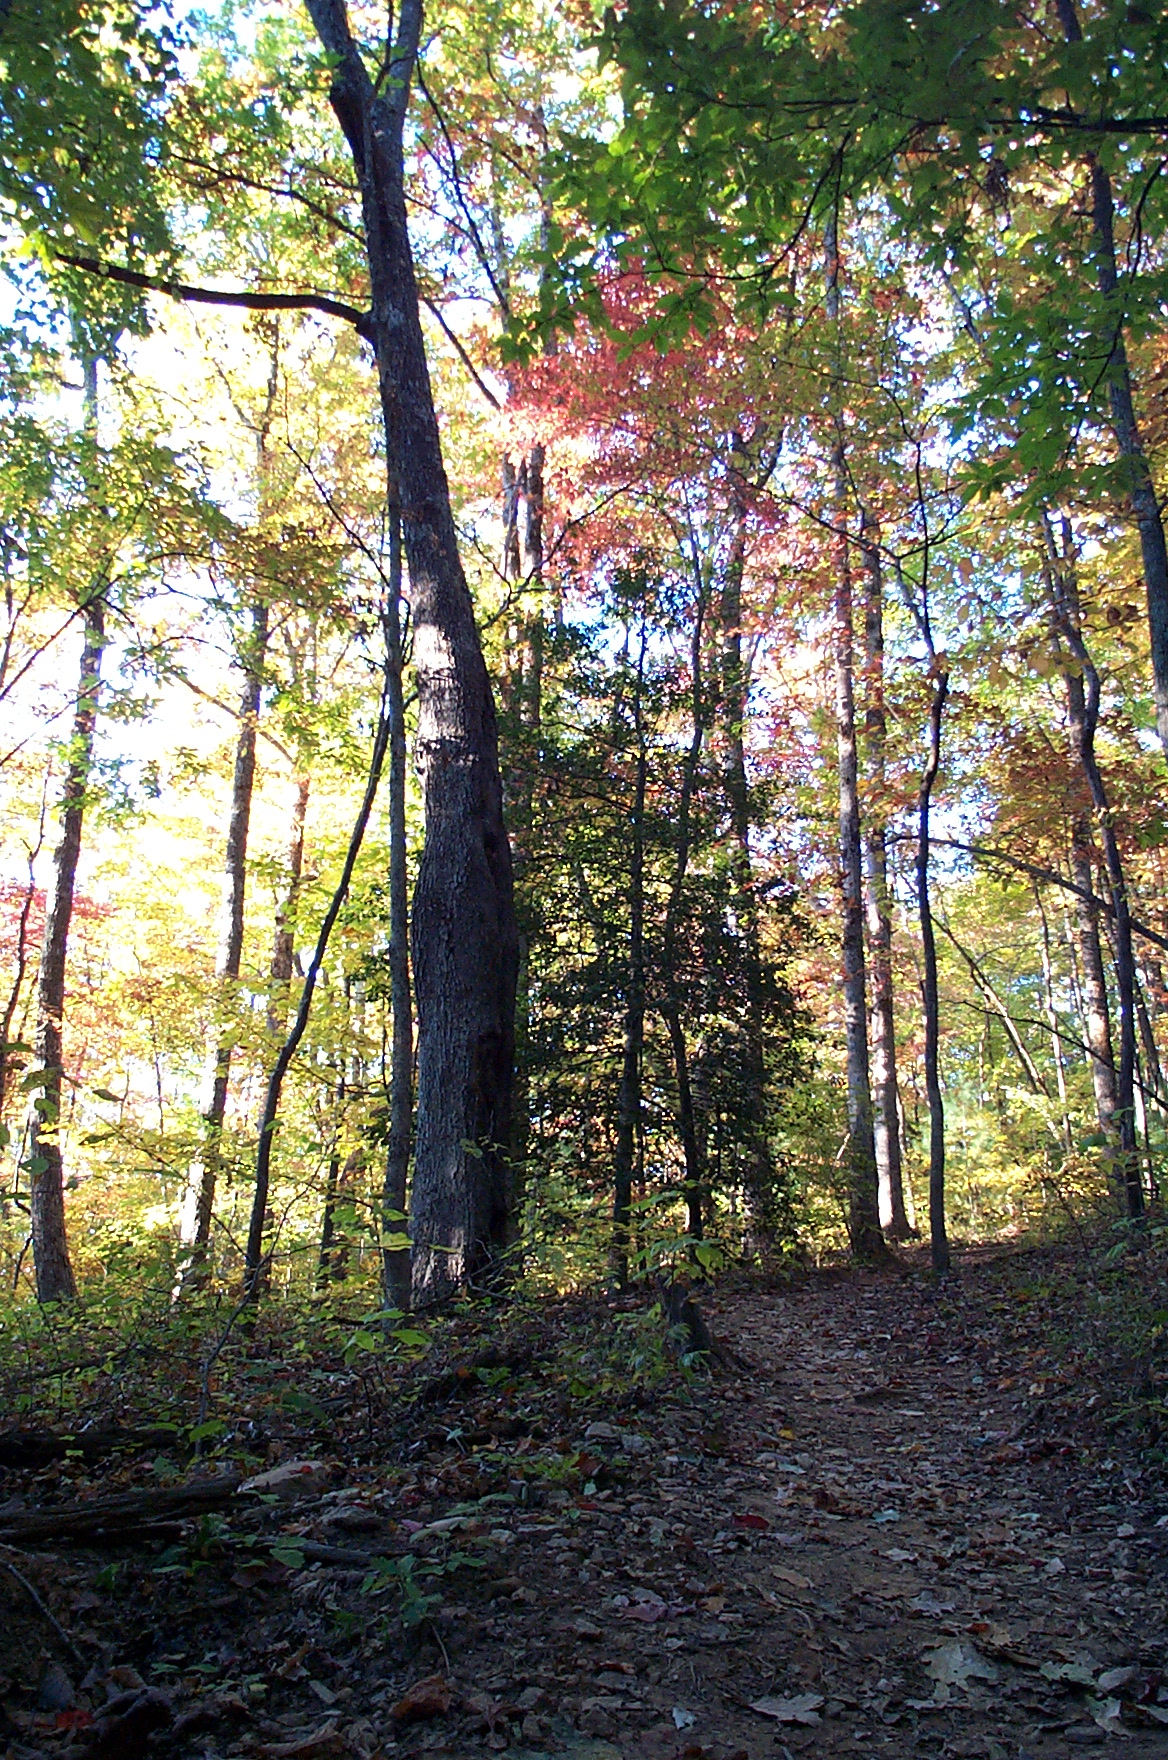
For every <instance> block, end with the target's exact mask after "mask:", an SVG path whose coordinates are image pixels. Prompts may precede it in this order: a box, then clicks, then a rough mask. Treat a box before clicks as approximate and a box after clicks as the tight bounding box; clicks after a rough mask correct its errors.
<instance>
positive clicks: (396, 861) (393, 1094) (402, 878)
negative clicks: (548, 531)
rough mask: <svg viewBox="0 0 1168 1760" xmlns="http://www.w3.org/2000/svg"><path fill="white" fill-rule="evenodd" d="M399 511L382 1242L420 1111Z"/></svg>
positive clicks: (389, 1266) (392, 1227) (396, 1302)
mask: <svg viewBox="0 0 1168 1760" xmlns="http://www.w3.org/2000/svg"><path fill="white" fill-rule="evenodd" d="M401 589H402V538H401V516H400V513H399V511H398V510H397V509H391V513H390V565H389V603H388V606H387V608H386V610H387V625H386V635H387V641H388V668H389V681H388V682H389V689H388V698H389V703H388V707H389V718H390V721H389V1001H390V1009H391V1011H392V1040H391V1045H390V1064H389V1140H388V1142H387V1144H386V1153H385V1182H384V1185H383V1187H382V1194H381V1211H382V1216H381V1230H382V1240H383V1241H385V1240H391V1239H393V1238H395V1237H396V1238H397V1239H398V1240H402V1237H403V1236H404V1235H405V1233H406V1230H407V1216H406V1212H407V1185H408V1181H409V1168H410V1146H411V1140H412V1134H413V1132H412V1126H413V1112H414V1018H413V1000H412V997H411V995H410V907H409V876H408V874H407V871H406V725H405V713H406V711H405V690H404V687H403V668H404V664H405V655H404V652H403V645H402V597H401ZM382 1291H383V1295H384V1299H385V1306H386V1307H387V1308H396V1309H405V1308H408V1307H409V1305H410V1295H411V1279H410V1251H409V1248H408V1246H406V1245H405V1244H404V1242H403V1244H402V1245H400V1246H396V1247H393V1246H390V1247H384V1248H383V1250H382Z"/></svg>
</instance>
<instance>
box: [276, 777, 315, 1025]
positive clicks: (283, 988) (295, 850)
mask: <svg viewBox="0 0 1168 1760" xmlns="http://www.w3.org/2000/svg"><path fill="white" fill-rule="evenodd" d="M297 771H298V774H297V775H296V777H295V778H294V784H293V794H292V818H291V824H290V828H289V832H288V855H287V866H288V882H287V885H286V886H285V888H284V896H283V898H282V899H281V900H280V902H279V904H278V905H277V907H276V926H275V929H274V931H273V933H272V958H271V963H270V965H269V967H268V976H269V978H270V979H271V986H272V988H271V994H270V996H269V999H268V1031H269V1033H272V1034H273V1035H274V1034H276V1033H282V1032H283V1030H284V1027H285V1025H286V1021H285V1017H286V1015H287V1011H288V986H289V985H290V984H291V982H292V973H293V971H294V970H295V968H296V913H297V910H298V908H299V904H300V885H301V881H302V879H303V876H304V828H305V825H306V824H307V821H308V797H309V795H310V793H311V792H312V778H311V776H310V775H309V773H308V770H307V769H306V768H305V766H304V764H303V762H301V763H300V764H298V765H297Z"/></svg>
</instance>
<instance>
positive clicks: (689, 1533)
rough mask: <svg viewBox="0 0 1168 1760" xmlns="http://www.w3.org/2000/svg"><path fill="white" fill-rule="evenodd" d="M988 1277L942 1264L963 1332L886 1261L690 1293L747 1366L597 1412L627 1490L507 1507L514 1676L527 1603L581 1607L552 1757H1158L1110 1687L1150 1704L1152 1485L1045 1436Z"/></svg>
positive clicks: (1162, 1581) (535, 1614)
mask: <svg viewBox="0 0 1168 1760" xmlns="http://www.w3.org/2000/svg"><path fill="white" fill-rule="evenodd" d="M993 1278H994V1272H993V1269H992V1267H990V1268H987V1269H984V1270H982V1271H980V1272H979V1271H978V1270H977V1269H976V1268H974V1267H970V1268H967V1270H966V1273H965V1277H964V1291H963V1296H962V1297H959V1298H958V1306H959V1308H960V1306H961V1305H962V1303H963V1302H964V1304H965V1305H966V1306H967V1308H968V1315H969V1326H968V1329H967V1328H966V1327H965V1326H963V1325H960V1324H959V1325H957V1326H956V1327H955V1326H954V1325H953V1324H952V1321H951V1322H950V1324H949V1326H948V1327H946V1328H944V1329H942V1327H941V1326H940V1325H939V1324H938V1321H937V1319H936V1299H935V1297H934V1296H933V1294H932V1292H931V1291H930V1289H929V1287H928V1286H927V1284H925V1283H924V1282H923V1280H918V1279H914V1280H911V1281H905V1280H901V1279H899V1278H896V1277H891V1278H889V1277H882V1278H876V1277H873V1278H867V1279H866V1278H863V1277H855V1276H853V1277H848V1278H840V1279H838V1280H831V1279H824V1280H815V1281H812V1282H810V1283H808V1284H805V1285H804V1286H802V1287H800V1288H798V1289H796V1290H795V1291H793V1292H791V1293H783V1294H772V1295H754V1294H752V1295H751V1296H750V1297H749V1299H747V1300H737V1301H733V1300H732V1301H729V1302H727V1303H726V1304H725V1305H723V1306H722V1307H721V1308H720V1309H719V1308H718V1307H715V1308H714V1309H713V1310H712V1312H711V1319H712V1321H713V1324H714V1328H715V1332H716V1335H717V1336H718V1337H720V1338H723V1339H727V1340H728V1341H729V1342H731V1343H732V1344H733V1346H734V1347H735V1349H736V1350H737V1351H738V1352H740V1353H741V1355H742V1357H743V1359H744V1360H745V1361H746V1362H747V1363H749V1364H750V1365H751V1366H752V1367H751V1368H750V1369H748V1370H744V1371H743V1373H742V1375H741V1377H740V1378H738V1377H726V1376H722V1377H720V1378H719V1379H718V1380H717V1381H716V1382H715V1383H714V1384H713V1385H712V1386H711V1387H710V1388H709V1389H707V1390H706V1391H705V1392H704V1393H703V1394H702V1396H701V1397H700V1399H699V1401H698V1404H697V1406H696V1408H695V1409H694V1410H693V1411H691V1412H685V1411H682V1410H674V1411H672V1412H664V1411H662V1412H659V1413H658V1414H656V1415H655V1421H654V1422H653V1423H652V1424H648V1423H647V1424H642V1425H640V1426H638V1427H637V1429H636V1430H635V1431H634V1433H633V1435H631V1436H630V1434H629V1431H628V1429H627V1428H624V1427H623V1426H622V1429H621V1432H620V1433H621V1434H622V1435H623V1437H624V1449H625V1450H628V1449H629V1448H630V1447H632V1448H634V1449H638V1448H643V1449H645V1451H646V1455H647V1456H649V1457H650V1458H647V1459H646V1461H645V1466H646V1469H650V1468H651V1470H647V1471H646V1472H645V1474H644V1485H643V1490H642V1492H641V1495H639V1496H635V1497H631V1498H627V1499H622V1498H617V1499H615V1500H614V1499H612V1498H609V1499H604V1498H600V1499H598V1500H597V1507H596V1509H595V1511H589V1510H580V1511H578V1512H576V1516H575V1521H574V1523H573V1524H572V1525H571V1529H570V1537H568V1533H567V1532H566V1531H565V1528H564V1524H563V1523H558V1524H555V1525H554V1526H553V1525H550V1524H549V1529H548V1531H546V1532H544V1533H541V1532H540V1531H539V1529H538V1528H536V1531H535V1532H532V1531H531V1527H530V1525H529V1528H528V1531H527V1532H523V1531H522V1527H521V1531H520V1532H519V1533H518V1534H517V1535H516V1549H515V1559H514V1571H515V1574H516V1575H517V1576H519V1577H521V1578H522V1579H523V1581H524V1582H533V1583H537V1584H539V1585H540V1591H539V1593H538V1596H537V1597H536V1599H535V1601H534V1603H533V1604H532V1605H531V1606H530V1608H529V1609H528V1610H527V1612H526V1616H525V1617H520V1618H518V1619H516V1618H514V1616H512V1617H510V1618H509V1619H507V1620H506V1621H504V1622H499V1624H498V1625H497V1627H496V1630H495V1631H494V1632H492V1633H491V1634H489V1636H490V1637H492V1638H493V1639H494V1640H495V1642H496V1643H497V1642H498V1640H500V1639H503V1638H504V1637H506V1638H509V1639H510V1646H509V1647H510V1649H511V1655H512V1664H511V1669H510V1672H511V1674H512V1675H517V1674H522V1673H523V1672H524V1669H525V1668H526V1671H527V1673H528V1674H532V1675H534V1676H538V1673H539V1671H538V1668H537V1667H534V1666H533V1665H534V1662H535V1658H537V1657H538V1655H539V1652H540V1651H541V1650H545V1649H554V1648H555V1647H556V1645H555V1638H554V1636H552V1637H550V1638H545V1637H542V1636H540V1635H538V1634H539V1633H540V1631H541V1629H542V1628H544V1627H545V1625H546V1620H547V1613H548V1611H549V1610H550V1609H551V1608H552V1607H554V1606H555V1605H556V1604H557V1603H559V1604H560V1605H561V1606H562V1604H563V1603H565V1602H569V1601H570V1602H574V1603H575V1604H576V1605H577V1606H578V1607H579V1608H581V1610H582V1611H583V1614H584V1620H583V1622H580V1621H578V1622H577V1625H578V1630H579V1632H580V1633H581V1634H582V1635H583V1641H582V1642H581V1643H580V1644H579V1648H578V1666H577V1670H576V1680H575V1681H574V1682H573V1683H572V1684H573V1685H574V1686H575V1689H576V1690H575V1692H569V1693H564V1691H563V1688H564V1685H565V1677H564V1675H563V1673H562V1671H559V1672H558V1673H557V1677H556V1679H555V1681H554V1684H553V1683H552V1682H550V1681H549V1682H548V1685H549V1687H551V1688H552V1692H553V1694H556V1693H558V1694H559V1695H560V1697H559V1700H558V1707H557V1708H558V1711H559V1716H558V1718H556V1719H555V1720H554V1721H553V1726H552V1732H551V1733H553V1735H554V1733H555V1731H556V1729H557V1728H558V1730H559V1733H560V1734H561V1736H562V1737H563V1738H564V1739H565V1740H566V1741H567V1743H568V1745H569V1747H570V1748H571V1749H572V1750H573V1751H574V1753H575V1755H576V1757H577V1760H616V1756H617V1755H618V1754H619V1755H622V1756H624V1757H625V1760H632V1757H633V1756H637V1755H642V1754H643V1755H646V1756H654V1755H659V1756H662V1757H664V1756H666V1755H678V1754H681V1755H685V1754H687V1753H688V1754H689V1755H690V1756H691V1757H692V1760H697V1755H698V1752H699V1750H700V1751H701V1753H703V1754H704V1755H707V1756H714V1757H717V1756H719V1755H721V1756H727V1757H728V1756H730V1755H734V1754H745V1755H747V1756H749V1757H750V1760H754V1757H755V1756H761V1755H772V1754H779V1755H782V1754H786V1755H790V1754H794V1753H798V1752H800V1751H806V1752H808V1753H825V1754H836V1753H853V1752H854V1753H867V1752H872V1751H879V1752H881V1753H885V1754H888V1755H889V1756H898V1755H902V1754H903V1755H909V1754H922V1753H923V1754H931V1753H937V1754H946V1755H971V1756H972V1755H981V1756H986V1757H987V1760H1004V1757H1006V1756H1009V1757H1010V1760H1015V1757H1018V1756H1027V1755H1029V1756H1034V1757H1035V1760H1037V1757H1038V1756H1056V1755H1065V1754H1071V1753H1077V1752H1078V1751H1079V1750H1080V1748H1082V1747H1083V1746H1088V1745H1094V1744H1108V1745H1110V1744H1111V1743H1113V1742H1119V1743H1120V1747H1121V1752H1122V1753H1124V1754H1125V1755H1127V1756H1130V1760H1144V1757H1145V1756H1148V1757H1150V1756H1153V1755H1165V1754H1168V1729H1166V1730H1164V1732H1163V1733H1161V1732H1160V1730H1159V1729H1158V1728H1157V1721H1156V1718H1155V1714H1154V1713H1147V1712H1141V1711H1137V1710H1133V1709H1132V1704H1133V1702H1134V1701H1136V1700H1138V1699H1140V1698H1144V1699H1146V1700H1148V1701H1150V1702H1152V1703H1155V1701H1156V1700H1157V1698H1158V1697H1159V1696H1162V1697H1163V1698H1164V1700H1165V1704H1164V1705H1163V1706H1161V1705H1157V1706H1156V1709H1157V1710H1158V1711H1159V1712H1160V1714H1161V1716H1163V1717H1164V1718H1165V1719H1166V1720H1168V1693H1164V1694H1162V1695H1161V1689H1160V1682H1161V1675H1160V1669H1161V1668H1162V1666H1163V1664H1164V1662H1165V1637H1166V1635H1168V1626H1166V1623H1165V1605H1164V1596H1165V1587H1166V1577H1165V1562H1164V1561H1165V1554H1166V1553H1168V1516H1166V1515H1165V1514H1164V1512H1165V1511H1168V1498H1164V1497H1163V1496H1161V1497H1160V1499H1159V1501H1157V1500H1156V1498H1155V1496H1154V1495H1152V1494H1151V1493H1149V1491H1148V1490H1147V1488H1146V1487H1144V1486H1143V1485H1141V1484H1140V1483H1139V1482H1138V1479H1136V1478H1135V1477H1133V1476H1132V1473H1131V1470H1130V1469H1128V1470H1127V1471H1126V1472H1125V1469H1124V1468H1123V1467H1122V1465H1120V1464H1119V1463H1116V1462H1111V1461H1106V1460H1104V1461H1101V1462H1097V1463H1096V1465H1095V1466H1092V1465H1091V1464H1090V1463H1087V1464H1084V1462H1083V1459H1082V1456H1081V1452H1080V1450H1079V1449H1078V1448H1077V1447H1075V1446H1074V1445H1073V1444H1071V1443H1069V1442H1067V1441H1064V1440H1062V1439H1060V1438H1059V1437H1058V1436H1055V1437H1053V1438H1052V1437H1051V1436H1050V1435H1049V1433H1048V1428H1049V1427H1048V1426H1045V1425H1044V1424H1043V1422H1042V1415H1043V1408H1042V1405H1041V1403H1040V1402H1041V1396H1042V1393H1043V1389H1042V1388H1041V1386H1038V1385H1034V1384H1030V1383H1028V1382H1027V1380H1026V1379H1025V1377H1023V1379H1022V1380H1021V1381H1020V1380H1019V1378H1018V1367H1019V1366H1018V1364H1017V1363H1016V1362H1015V1361H1012V1360H1011V1359H1010V1353H1009V1351H1008V1350H1006V1349H1005V1348H1004V1347H1003V1346H1002V1344H1001V1341H1000V1340H999V1338H998V1337H997V1335H996V1332H995V1327H994V1323H993V1320H992V1317H991V1318H990V1319H989V1320H988V1321H987V1316H986V1312H985V1298H986V1296H987V1295H989V1294H990V1293H992V1287H993ZM950 1299H951V1298H947V1300H950ZM616 1428H617V1427H616V1426H614V1427H613V1430H614V1432H615V1431H616ZM601 1429H603V1426H602V1427H601ZM654 1433H655V1434H654ZM670 1438H672V1440H673V1445H672V1446H668V1440H669V1439H670ZM662 1439H665V1440H666V1444H667V1445H666V1446H662ZM679 1439H681V1445H680V1446H679V1445H678V1441H679ZM589 1441H590V1442H592V1443H593V1445H595V1446H599V1447H610V1446H612V1444H613V1442H614V1437H613V1436H605V1435H603V1434H600V1433H598V1430H597V1426H595V1425H594V1426H592V1428H591V1431H590V1432H589ZM686 1443H688V1446H687V1445H686ZM541 1555H542V1568H541ZM622 1603H623V1605H622ZM679 1608H684V1609H686V1610H687V1611H686V1612H684V1613H678V1612H676V1610H677V1609H679ZM471 1660H472V1659H471V1658H470V1657H467V1658H466V1661H467V1662H468V1663H469V1662H471ZM483 1660H484V1661H485V1657H484V1658H483ZM1115 1670H1127V1671H1128V1673H1127V1675H1126V1677H1125V1676H1123V1675H1116V1674H1111V1673H1109V1672H1108V1671H1115ZM1100 1677H1102V1679H1100ZM1089 1683H1090V1684H1091V1685H1093V1686H1094V1688H1095V1689H1096V1690H1094V1691H1089V1690H1088V1684H1089ZM498 1684H499V1685H500V1686H502V1685H503V1684H504V1683H503V1682H501V1681H500V1682H499V1683H498ZM510 1684H511V1683H510V1682H508V1683H507V1685H510ZM760 1701H761V1702H763V1706H764V1709H763V1710H762V1711H758V1710H754V1709H751V1708H750V1707H751V1706H752V1704H758V1703H759V1702H760ZM768 1710H769V1712H770V1713H771V1715H767V1712H768ZM565 1717H569V1718H570V1719H571V1721H572V1723H573V1724H574V1725H575V1726H576V1730H577V1733H576V1735H575V1736H571V1735H569V1734H568V1732H567V1729H566V1728H565V1722H564V1720H565ZM679 1725H680V1726H682V1727H681V1728H680V1729H679V1728H678V1726H679ZM1140 1725H1143V1726H1145V1727H1142V1728H1141V1727H1139V1726H1140ZM431 1740H432V1741H434V1742H435V1745H441V1746H445V1745H446V1744H445V1742H438V1741H437V1740H436V1739H435V1738H434V1737H432V1738H431ZM550 1745H553V1744H549V1746H550ZM541 1746H543V1744H541ZM455 1751H457V1750H455ZM516 1751H517V1750H515V1749H514V1748H513V1749H512V1750H511V1752H512V1753H515V1752H516ZM537 1751H538V1750H537ZM529 1760H534V1752H532V1753H531V1754H530V1757H529Z"/></svg>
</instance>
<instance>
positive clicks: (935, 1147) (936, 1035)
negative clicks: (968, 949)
mask: <svg viewBox="0 0 1168 1760" xmlns="http://www.w3.org/2000/svg"><path fill="white" fill-rule="evenodd" d="M926 615H927V613H926ZM928 649H929V658H930V661H931V662H932V670H933V694H932V699H931V701H930V703H929V756H928V761H927V763H926V765H925V769H924V774H923V775H922V777H921V786H920V791H919V793H918V796H917V910H918V913H919V916H920V921H921V951H922V954H923V956H924V968H925V969H924V976H923V978H922V980H921V998H922V1001H923V1003H924V1014H925V1092H926V1095H927V1096H928V1101H929V1251H930V1256H931V1259H932V1265H933V1270H934V1271H936V1272H937V1273H938V1274H939V1275H942V1276H943V1275H944V1274H945V1273H946V1272H947V1271H948V1270H949V1237H948V1234H947V1232H946V1229H945V1102H944V1099H943V1097H942V1094H941V1070H940V1060H939V1052H940V1044H941V1007H940V1001H939V998H938V994H937V940H936V936H935V935H934V933H933V910H932V904H931V902H930V899H929V809H930V807H931V805H932V799H933V787H934V785H935V783H936V781H937V771H938V770H939V769H940V766H941V718H942V716H943V715H944V713H945V699H946V697H947V696H948V694H949V674H948V673H947V672H945V671H943V670H941V671H938V670H937V664H936V655H935V654H934V653H933V644H932V640H931V638H930V639H929V641H928Z"/></svg>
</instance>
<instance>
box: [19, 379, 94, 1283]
mask: <svg viewBox="0 0 1168 1760" xmlns="http://www.w3.org/2000/svg"><path fill="white" fill-rule="evenodd" d="M91 374H92V375H93V376H94V379H95V378H96V367H95V366H94V365H93V364H92V363H91V362H86V378H87V385H88V382H89V379H90V375H91ZM84 631H85V640H84V645H83V647H82V650H81V666H80V670H79V673H78V678H77V706H76V709H75V711H74V715H73V734H72V738H71V740H70V742H69V759H68V767H67V769H66V772H65V786H64V789H63V791H62V795H61V805H62V808H63V812H62V817H61V841H60V843H59V844H58V845H57V849H56V852H55V854H54V857H53V863H54V867H55V870H56V872H55V875H54V879H53V889H52V895H51V897H50V899H49V902H48V908H47V910H46V912H45V938H44V944H43V946H42V949H41V964H40V972H39V974H38V977H37V998H36V1002H37V1012H36V1036H35V1040H34V1045H33V1051H34V1059H33V1068H32V1072H31V1074H32V1078H33V1080H32V1081H30V1082H29V1084H28V1085H29V1086H30V1087H31V1086H33V1082H35V1091H34V1097H33V1101H32V1106H31V1109H30V1112H29V1130H28V1139H29V1150H28V1168H29V1185H30V1199H31V1203H30V1210H31V1230H32V1251H33V1264H34V1266H35V1268H36V1291H37V1299H38V1301H42V1302H59V1301H69V1300H71V1299H72V1298H73V1297H74V1296H75V1295H76V1294H77V1283H76V1279H75V1278H74V1276H73V1265H72V1262H71V1260H70V1258H69V1240H68V1235H67V1233H66V1229H65V1182H64V1166H63V1163H62V1157H61V1136H60V1129H61V1088H62V1073H63V1072H62V1027H63V1023H64V1014H65V962H66V959H67V957H68V951H69V924H70V921H71V919H72V916H73V894H74V889H75V887H76V884H77V863H78V860H79V858H80V855H81V827H82V822H83V819H84V816H85V795H86V790H87V788H88V786H89V772H90V768H91V766H92V763H93V736H94V728H95V726H96V723H97V694H98V689H99V686H100V682H101V653H102V648H103V647H104V646H105V607H104V605H103V604H102V601H101V600H100V599H99V598H97V597H94V598H92V599H90V600H89V602H88V603H87V605H86V606H85V615H84ZM26 1079H27V1078H26Z"/></svg>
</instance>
